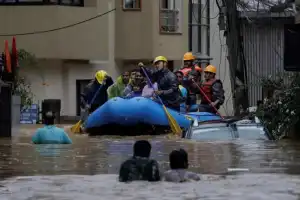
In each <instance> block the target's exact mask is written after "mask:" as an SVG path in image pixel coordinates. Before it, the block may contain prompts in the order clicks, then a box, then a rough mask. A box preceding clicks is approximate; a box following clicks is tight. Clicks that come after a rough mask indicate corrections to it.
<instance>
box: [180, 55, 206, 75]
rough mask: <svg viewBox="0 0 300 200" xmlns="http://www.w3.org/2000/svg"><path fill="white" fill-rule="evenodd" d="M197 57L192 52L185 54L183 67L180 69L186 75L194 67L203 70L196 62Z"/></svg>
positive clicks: (199, 70)
mask: <svg viewBox="0 0 300 200" xmlns="http://www.w3.org/2000/svg"><path fill="white" fill-rule="evenodd" d="M195 59H196V58H195V56H194V55H193V53H192V52H187V53H185V54H184V55H183V67H182V68H181V69H180V71H181V72H182V73H183V75H184V77H186V76H187V75H188V73H189V72H190V71H191V70H193V69H194V70H196V71H198V72H200V73H201V72H202V69H201V67H199V66H198V65H195V64H194V61H195Z"/></svg>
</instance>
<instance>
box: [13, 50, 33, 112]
mask: <svg viewBox="0 0 300 200" xmlns="http://www.w3.org/2000/svg"><path fill="white" fill-rule="evenodd" d="M17 53H18V62H19V63H18V64H19V67H22V68H23V67H24V68H27V67H35V66H37V59H36V57H35V56H34V55H33V54H31V53H29V52H27V51H26V50H24V49H19V50H18V52H17ZM13 93H14V94H16V95H20V96H21V104H22V106H25V107H26V106H29V105H31V104H32V103H33V98H34V94H33V93H32V91H31V84H30V82H29V81H28V80H27V79H26V77H24V76H21V75H20V74H19V71H17V74H16V85H15V88H14V90H13Z"/></svg>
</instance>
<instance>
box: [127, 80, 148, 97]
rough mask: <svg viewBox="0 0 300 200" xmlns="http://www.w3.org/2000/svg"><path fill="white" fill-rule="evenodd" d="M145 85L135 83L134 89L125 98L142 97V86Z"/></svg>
mask: <svg viewBox="0 0 300 200" xmlns="http://www.w3.org/2000/svg"><path fill="white" fill-rule="evenodd" d="M143 86H144V84H142V83H141V84H140V85H133V86H132V91H131V92H130V93H129V94H127V96H126V97H125V98H133V97H140V96H141V95H142V87H143Z"/></svg>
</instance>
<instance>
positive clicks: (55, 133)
mask: <svg viewBox="0 0 300 200" xmlns="http://www.w3.org/2000/svg"><path fill="white" fill-rule="evenodd" d="M54 119H55V116H54V113H53V112H47V113H45V114H44V124H45V126H44V127H43V128H39V129H37V131H36V132H35V134H34V135H33V137H32V142H33V143H34V144H72V140H71V139H70V138H69V136H68V134H67V133H66V132H65V130H64V129H62V128H58V127H56V126H55V125H54Z"/></svg>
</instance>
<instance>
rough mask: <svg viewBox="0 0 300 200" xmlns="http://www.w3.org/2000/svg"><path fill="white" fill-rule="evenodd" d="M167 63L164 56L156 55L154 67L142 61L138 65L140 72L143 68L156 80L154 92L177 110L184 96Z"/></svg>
mask: <svg viewBox="0 0 300 200" xmlns="http://www.w3.org/2000/svg"><path fill="white" fill-rule="evenodd" d="M167 63H168V60H167V58H166V57H164V56H157V57H156V58H155V59H154V61H153V64H154V67H145V66H144V64H143V63H139V64H138V66H139V67H141V73H144V70H145V72H146V73H147V75H148V76H149V77H150V78H151V79H154V80H156V81H157V86H158V90H155V91H154V93H155V95H158V96H159V97H160V98H161V100H162V101H163V104H164V105H165V106H166V107H168V108H171V109H174V110H176V111H178V112H179V111H180V104H181V103H182V102H184V98H183V97H182V95H181V92H180V89H179V83H178V80H177V77H176V75H175V74H174V73H173V72H171V71H170V70H169V69H168V67H167ZM142 68H143V69H142Z"/></svg>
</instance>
